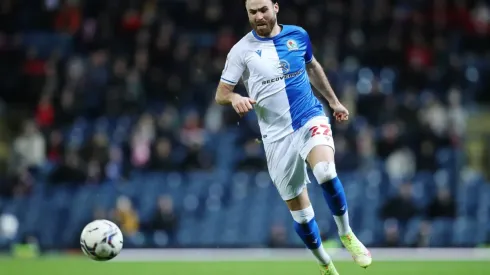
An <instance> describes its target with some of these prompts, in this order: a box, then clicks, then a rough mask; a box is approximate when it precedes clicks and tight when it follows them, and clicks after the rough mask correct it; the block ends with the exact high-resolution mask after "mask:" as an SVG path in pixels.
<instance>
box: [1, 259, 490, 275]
mask: <svg viewBox="0 0 490 275" xmlns="http://www.w3.org/2000/svg"><path fill="white" fill-rule="evenodd" d="M336 266H337V269H338V271H339V273H340V274H341V275H361V274H362V275H368V274H373V275H431V274H433V275H439V274H440V275H442V274H444V275H461V274H471V275H488V274H490V268H489V264H488V263H486V262H455V261H448V262H410V261H406V262H374V263H373V265H372V266H370V267H369V268H367V269H362V268H360V267H358V266H356V265H355V264H354V262H336ZM0 268H1V270H2V271H1V272H0V273H1V274H5V275H88V274H90V275H113V274H114V275H153V274H158V275H167V274H168V275H191V274H192V275H194V274H196V275H221V274H223V275H225V274H233V275H261V274H264V275H307V274H314V275H318V274H319V271H318V269H317V267H316V265H315V263H314V262H313V261H311V262H301V261H300V262H285V261H281V262H274V261H271V262H105V263H102V262H93V261H91V260H88V259H79V258H62V257H60V258H47V259H35V260H12V259H2V260H0Z"/></svg>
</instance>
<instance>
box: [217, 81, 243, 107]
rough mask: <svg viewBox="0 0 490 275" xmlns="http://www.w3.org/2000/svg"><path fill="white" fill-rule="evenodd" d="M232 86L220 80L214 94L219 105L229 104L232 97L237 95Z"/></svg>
mask: <svg viewBox="0 0 490 275" xmlns="http://www.w3.org/2000/svg"><path fill="white" fill-rule="evenodd" d="M233 88H234V87H233V86H231V85H228V84H224V83H222V82H220V84H219V85H218V89H217V91H216V96H215V100H216V103H218V104H220V105H228V104H231V102H232V99H233V97H235V96H238V94H237V93H235V92H233Z"/></svg>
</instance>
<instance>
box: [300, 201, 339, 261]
mask: <svg viewBox="0 0 490 275" xmlns="http://www.w3.org/2000/svg"><path fill="white" fill-rule="evenodd" d="M291 215H292V216H293V219H294V229H295V230H296V233H297V234H298V236H299V237H300V238H301V240H303V243H304V244H305V245H306V247H307V248H308V249H309V250H310V251H311V253H312V254H313V255H314V256H315V258H316V259H317V260H318V262H319V263H320V264H322V265H327V264H328V263H330V261H331V259H330V256H329V255H328V254H327V252H325V250H324V249H323V246H322V239H321V237H320V230H319V229H318V224H317V223H316V220H315V213H314V211H313V207H312V206H311V205H310V206H309V207H308V208H306V209H303V210H298V211H291Z"/></svg>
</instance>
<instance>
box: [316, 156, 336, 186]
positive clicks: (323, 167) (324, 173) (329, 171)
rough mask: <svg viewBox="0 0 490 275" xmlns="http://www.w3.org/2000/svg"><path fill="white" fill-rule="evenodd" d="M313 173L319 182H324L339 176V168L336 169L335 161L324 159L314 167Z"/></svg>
mask: <svg viewBox="0 0 490 275" xmlns="http://www.w3.org/2000/svg"><path fill="white" fill-rule="evenodd" d="M313 175H314V176H315V178H316V180H317V181H318V184H323V183H325V182H327V181H329V180H332V179H334V178H335V177H337V170H335V163H334V162H327V161H322V162H319V163H317V164H316V165H315V167H313Z"/></svg>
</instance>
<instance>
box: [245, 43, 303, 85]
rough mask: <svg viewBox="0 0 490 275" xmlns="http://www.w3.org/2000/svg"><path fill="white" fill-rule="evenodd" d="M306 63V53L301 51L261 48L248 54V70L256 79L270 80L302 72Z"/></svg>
mask: <svg viewBox="0 0 490 275" xmlns="http://www.w3.org/2000/svg"><path fill="white" fill-rule="evenodd" d="M304 62H305V61H304V53H301V51H287V50H278V49H276V48H274V47H270V46H262V47H260V46H259V47H257V48H256V49H252V50H251V51H250V52H249V53H248V55H247V70H248V71H249V73H250V75H251V76H254V77H256V78H270V77H277V76H281V75H286V74H289V73H294V72H297V71H299V70H302V69H304V66H305V65H304V64H305V63H304Z"/></svg>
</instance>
